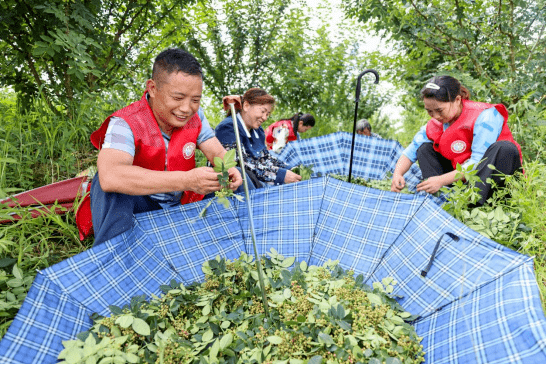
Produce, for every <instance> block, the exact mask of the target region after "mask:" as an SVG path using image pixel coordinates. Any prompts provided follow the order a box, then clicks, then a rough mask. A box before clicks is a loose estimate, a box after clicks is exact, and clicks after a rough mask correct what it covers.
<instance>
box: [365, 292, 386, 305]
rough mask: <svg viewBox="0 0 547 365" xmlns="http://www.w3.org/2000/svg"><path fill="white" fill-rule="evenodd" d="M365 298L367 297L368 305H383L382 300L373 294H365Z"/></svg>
mask: <svg viewBox="0 0 547 365" xmlns="http://www.w3.org/2000/svg"><path fill="white" fill-rule="evenodd" d="M367 297H368V300H369V301H370V303H372V304H375V305H382V304H383V302H382V298H380V297H379V296H378V295H376V294H374V293H367Z"/></svg>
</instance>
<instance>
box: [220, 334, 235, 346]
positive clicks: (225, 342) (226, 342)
mask: <svg viewBox="0 0 547 365" xmlns="http://www.w3.org/2000/svg"><path fill="white" fill-rule="evenodd" d="M233 339H234V337H233V336H232V334H231V333H228V334H225V335H224V336H222V338H221V339H220V350H224V349H225V348H226V347H228V346H230V345H231V344H232V341H233Z"/></svg>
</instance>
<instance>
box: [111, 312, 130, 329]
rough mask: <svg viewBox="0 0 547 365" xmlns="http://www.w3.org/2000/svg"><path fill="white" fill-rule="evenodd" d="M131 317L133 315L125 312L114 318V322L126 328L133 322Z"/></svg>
mask: <svg viewBox="0 0 547 365" xmlns="http://www.w3.org/2000/svg"><path fill="white" fill-rule="evenodd" d="M133 318H134V317H133V316H132V315H131V314H125V315H123V316H121V317H118V319H116V321H115V322H114V323H116V324H119V325H120V326H122V327H123V328H127V327H129V326H131V324H132V323H133Z"/></svg>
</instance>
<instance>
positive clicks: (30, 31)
mask: <svg viewBox="0 0 547 365" xmlns="http://www.w3.org/2000/svg"><path fill="white" fill-rule="evenodd" d="M191 2H193V0H168V1H161V2H153V1H129V2H121V3H120V2H117V1H112V0H108V1H100V0H91V1H83V0H47V1H43V0H29V1H24V2H21V1H16V0H6V1H2V3H1V5H0V10H1V11H0V50H1V51H2V54H3V55H4V57H3V59H2V61H0V70H1V75H0V85H1V86H12V87H13V88H14V90H15V91H16V92H17V95H18V101H19V103H20V105H21V106H22V107H23V108H24V109H27V110H28V108H30V107H31V103H32V100H33V99H34V98H35V97H37V96H38V95H40V96H41V97H42V98H43V100H44V102H45V103H46V105H47V106H48V107H49V108H50V110H51V111H53V112H54V113H58V112H59V111H60V110H63V111H64V112H65V113H66V115H68V116H69V117H70V116H71V113H72V111H73V110H74V109H73V108H76V109H78V108H79V104H80V103H81V102H82V101H83V100H84V99H85V98H86V96H87V95H88V94H89V93H94V92H102V93H106V92H107V91H113V92H116V93H121V94H124V93H126V91H125V89H126V88H127V87H128V86H129V87H130V88H131V87H133V86H134V85H135V84H136V83H137V82H138V83H140V84H141V85H142V82H143V80H142V79H143V78H146V77H148V75H149V72H148V71H149V70H148V69H147V67H143V65H148V64H150V60H151V59H152V57H154V56H155V54H156V53H158V46H160V45H161V44H160V43H159V42H160V41H161V40H163V39H165V38H168V37H169V33H167V34H165V31H161V30H162V29H165V27H166V26H167V25H172V24H176V23H177V22H178V16H177V15H178V14H179V13H180V12H182V11H183V6H184V5H185V4H187V3H191ZM145 40H146V41H145ZM138 79H141V80H139V81H135V80H138Z"/></svg>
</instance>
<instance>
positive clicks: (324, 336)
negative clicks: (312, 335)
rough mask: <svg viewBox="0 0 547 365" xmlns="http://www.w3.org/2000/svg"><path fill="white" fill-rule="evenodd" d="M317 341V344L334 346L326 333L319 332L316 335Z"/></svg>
mask: <svg viewBox="0 0 547 365" xmlns="http://www.w3.org/2000/svg"><path fill="white" fill-rule="evenodd" d="M317 339H318V340H319V343H324V344H325V345H327V346H330V345H334V340H333V339H332V337H331V336H330V335H327V334H326V333H323V332H319V335H317Z"/></svg>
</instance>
